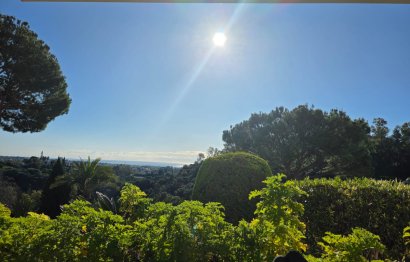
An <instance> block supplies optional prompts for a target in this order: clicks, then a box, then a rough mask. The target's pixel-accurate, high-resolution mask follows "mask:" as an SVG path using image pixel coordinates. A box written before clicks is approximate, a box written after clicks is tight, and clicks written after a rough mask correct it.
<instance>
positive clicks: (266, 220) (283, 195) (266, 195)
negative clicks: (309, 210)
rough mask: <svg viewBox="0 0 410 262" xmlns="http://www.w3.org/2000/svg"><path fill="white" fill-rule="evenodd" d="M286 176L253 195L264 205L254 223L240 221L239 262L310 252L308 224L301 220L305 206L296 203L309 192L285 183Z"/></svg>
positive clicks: (274, 178) (273, 179)
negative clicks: (307, 244)
mask: <svg viewBox="0 0 410 262" xmlns="http://www.w3.org/2000/svg"><path fill="white" fill-rule="evenodd" d="M283 177H284V175H281V174H279V175H277V176H271V177H268V178H267V179H266V180H265V181H263V182H264V183H265V184H266V187H264V188H263V189H261V190H255V191H253V192H252V193H251V194H250V196H249V197H250V198H259V199H260V202H258V204H257V208H256V211H255V215H256V217H255V218H254V219H253V220H252V221H251V222H250V223H247V222H246V221H244V220H242V221H240V223H239V225H238V227H237V228H236V234H237V237H236V240H237V241H238V243H236V245H235V246H236V249H235V251H234V253H235V257H236V261H272V260H273V259H274V258H275V257H276V256H277V255H285V254H286V253H287V252H289V251H290V250H298V251H306V245H305V244H303V243H302V240H303V239H304V238H305V236H304V231H305V224H304V223H303V222H301V221H300V220H299V217H300V216H301V215H302V214H303V205H302V204H300V203H298V202H296V201H295V200H294V199H295V198H297V197H300V196H301V195H303V194H305V192H304V191H302V190H301V189H300V188H299V187H298V186H296V185H295V183H294V181H287V182H285V183H282V178H283Z"/></svg>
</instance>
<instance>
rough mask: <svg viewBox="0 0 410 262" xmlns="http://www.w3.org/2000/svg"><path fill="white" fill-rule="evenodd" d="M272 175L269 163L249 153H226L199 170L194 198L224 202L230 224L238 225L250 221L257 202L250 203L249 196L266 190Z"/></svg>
mask: <svg viewBox="0 0 410 262" xmlns="http://www.w3.org/2000/svg"><path fill="white" fill-rule="evenodd" d="M271 174H272V172H271V169H270V167H269V165H268V163H267V162H266V161H265V160H263V159H262V158H260V157H258V156H256V155H252V154H249V153H244V152H235V153H226V154H222V155H219V156H216V157H212V158H208V159H206V160H205V161H204V162H203V163H202V166H201V168H200V169H199V171H198V175H197V178H196V181H195V185H194V189H193V192H192V199H194V200H199V201H202V202H204V203H207V202H219V203H221V204H222V205H223V206H224V207H225V214H226V220H227V221H229V222H232V223H237V222H238V221H239V220H241V219H242V218H244V219H245V220H248V221H250V220H251V219H252V217H253V212H254V210H255V206H256V201H255V200H253V201H250V200H249V193H250V192H251V191H252V190H255V189H260V188H262V187H263V183H262V181H263V180H265V179H266V177H268V176H270V175H271Z"/></svg>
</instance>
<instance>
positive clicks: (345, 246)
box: [319, 228, 385, 262]
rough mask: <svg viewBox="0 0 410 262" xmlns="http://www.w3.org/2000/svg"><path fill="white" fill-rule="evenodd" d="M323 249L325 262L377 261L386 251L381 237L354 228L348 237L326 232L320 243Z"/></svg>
mask: <svg viewBox="0 0 410 262" xmlns="http://www.w3.org/2000/svg"><path fill="white" fill-rule="evenodd" d="M319 245H320V246H321V247H322V249H323V251H324V252H323V254H322V259H323V261H332V262H333V261H334V262H339V261H340V262H342V261H345V262H350V261H357V262H359V261H363V262H366V261H370V260H372V259H373V258H375V259H377V258H378V256H379V254H381V253H382V252H383V251H384V250H385V246H384V245H383V244H382V243H381V242H380V237H379V236H377V235H375V234H372V233H371V232H369V231H367V230H365V229H362V228H353V229H352V233H351V234H349V235H347V236H342V235H337V234H332V233H330V232H326V236H324V237H323V242H319Z"/></svg>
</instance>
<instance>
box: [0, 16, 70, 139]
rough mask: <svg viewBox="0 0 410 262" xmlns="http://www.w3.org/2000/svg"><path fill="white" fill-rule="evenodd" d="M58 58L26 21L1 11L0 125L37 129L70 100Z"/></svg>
mask: <svg viewBox="0 0 410 262" xmlns="http://www.w3.org/2000/svg"><path fill="white" fill-rule="evenodd" d="M66 89H67V83H66V81H65V78H64V76H63V74H62V72H61V70H60V66H59V64H58V61H57V58H56V57H55V56H54V55H52V54H51V53H50V48H49V47H48V46H47V45H46V44H45V43H44V42H43V41H42V40H40V39H38V37H37V34H36V33H34V32H33V31H31V30H30V27H29V25H28V23H27V22H21V21H20V20H17V19H16V18H14V17H12V16H6V15H1V14H0V128H2V129H3V130H5V131H9V132H39V131H42V130H44V129H45V128H46V126H47V124H48V123H49V122H50V121H52V120H53V119H54V118H56V117H57V116H60V115H62V114H66V113H67V112H68V108H69V106H70V103H71V100H70V98H69V95H68V93H67V91H66Z"/></svg>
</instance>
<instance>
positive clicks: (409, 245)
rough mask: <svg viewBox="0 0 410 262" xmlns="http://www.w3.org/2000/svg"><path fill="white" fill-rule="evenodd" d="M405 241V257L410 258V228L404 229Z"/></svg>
mask: <svg viewBox="0 0 410 262" xmlns="http://www.w3.org/2000/svg"><path fill="white" fill-rule="evenodd" d="M403 240H404V245H405V246H406V252H405V256H406V257H408V258H410V226H407V227H405V228H404V229H403Z"/></svg>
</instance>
